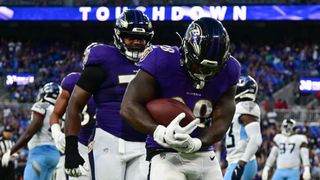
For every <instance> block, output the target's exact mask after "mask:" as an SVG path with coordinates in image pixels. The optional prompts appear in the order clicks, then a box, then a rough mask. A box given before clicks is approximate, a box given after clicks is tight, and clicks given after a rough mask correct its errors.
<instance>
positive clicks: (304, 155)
mask: <svg viewBox="0 0 320 180" xmlns="http://www.w3.org/2000/svg"><path fill="white" fill-rule="evenodd" d="M300 156H301V159H302V164H303V166H310V160H309V149H308V148H307V147H302V148H300Z"/></svg>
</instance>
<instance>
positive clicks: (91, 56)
mask: <svg viewBox="0 0 320 180" xmlns="http://www.w3.org/2000/svg"><path fill="white" fill-rule="evenodd" d="M106 50H107V47H106V46H105V45H97V46H94V47H92V48H91V49H90V50H88V52H87V54H85V56H84V60H83V62H84V64H85V66H87V65H97V64H101V63H102V62H103V61H104V59H105V57H108V56H107V55H106V52H107V51H106Z"/></svg>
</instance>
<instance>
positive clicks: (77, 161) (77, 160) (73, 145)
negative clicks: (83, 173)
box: [64, 136, 84, 169]
mask: <svg viewBox="0 0 320 180" xmlns="http://www.w3.org/2000/svg"><path fill="white" fill-rule="evenodd" d="M65 155H66V159H65V163H64V167H65V169H73V168H78V167H79V165H83V164H84V160H83V158H82V157H81V156H80V154H79V151H78V137H77V136H67V137H66V150H65Z"/></svg>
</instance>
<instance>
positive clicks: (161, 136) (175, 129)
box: [153, 113, 200, 148]
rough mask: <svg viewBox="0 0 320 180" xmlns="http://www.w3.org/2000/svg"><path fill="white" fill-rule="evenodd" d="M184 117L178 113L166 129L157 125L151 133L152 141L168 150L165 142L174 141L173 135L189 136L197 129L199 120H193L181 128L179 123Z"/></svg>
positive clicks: (183, 114)
mask: <svg viewBox="0 0 320 180" xmlns="http://www.w3.org/2000/svg"><path fill="white" fill-rule="evenodd" d="M185 116H186V114H185V113H180V114H179V115H178V116H177V117H175V118H174V119H173V120H172V121H171V123H170V124H169V125H168V126H167V127H164V126H162V125H158V126H157V128H156V130H155V131H154V133H153V138H154V140H155V141H156V142H157V143H158V144H160V145H161V146H163V147H166V148H169V147H170V146H169V145H168V143H167V142H166V141H174V140H175V139H174V136H173V135H174V134H175V133H184V134H190V133H191V132H192V131H194V130H195V129H196V128H197V127H198V125H199V123H200V119H195V120H193V121H192V122H191V123H189V124H188V125H187V126H185V127H181V126H180V124H179V123H180V121H181V120H182V119H184V118H185Z"/></svg>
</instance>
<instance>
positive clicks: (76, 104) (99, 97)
mask: <svg viewBox="0 0 320 180" xmlns="http://www.w3.org/2000/svg"><path fill="white" fill-rule="evenodd" d="M152 37H153V29H152V25H151V21H150V20H149V18H148V17H147V16H146V15H145V14H143V13H142V12H141V11H139V10H127V11H124V12H123V13H122V14H121V15H120V16H119V17H118V18H117V20H116V23H115V28H114V44H115V47H114V46H109V45H98V46H95V47H93V48H91V49H90V52H89V53H88V56H87V58H86V59H85V67H84V70H83V71H82V73H81V76H80V78H79V80H78V82H77V84H76V86H75V88H74V90H73V93H72V95H71V98H70V100H69V105H68V107H67V117H66V123H65V134H66V149H65V154H66V162H65V168H66V171H67V172H69V175H72V176H79V175H81V174H82V173H81V168H82V164H83V159H82V158H81V156H80V155H79V152H78V149H77V142H78V134H79V131H80V124H81V123H80V117H79V113H80V112H81V111H82V109H83V107H84V106H85V104H86V103H87V102H88V100H89V98H90V97H91V95H93V97H94V101H95V104H96V121H97V128H96V133H95V137H94V144H93V155H94V165H95V170H94V172H95V176H96V178H97V179H106V180H107V179H121V180H122V179H130V180H143V179H147V174H148V165H149V163H148V162H147V161H146V160H145V158H146V157H145V156H146V150H145V138H146V135H145V134H142V133H139V132H138V131H136V130H135V129H133V128H132V127H131V126H129V125H128V124H127V123H126V122H125V121H124V120H123V119H122V117H121V116H120V114H119V112H120V104H121V101H122V97H123V94H124V92H125V90H126V87H127V84H128V83H129V82H130V81H131V80H132V79H133V77H134V76H135V74H136V72H137V71H138V69H139V67H138V66H137V65H136V64H137V62H138V61H139V60H140V58H141V57H142V55H143V53H144V51H145V49H146V48H148V47H149V46H150V41H151V39H152Z"/></svg>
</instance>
